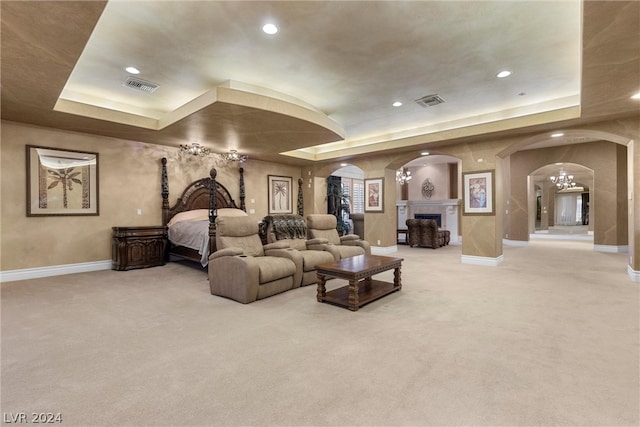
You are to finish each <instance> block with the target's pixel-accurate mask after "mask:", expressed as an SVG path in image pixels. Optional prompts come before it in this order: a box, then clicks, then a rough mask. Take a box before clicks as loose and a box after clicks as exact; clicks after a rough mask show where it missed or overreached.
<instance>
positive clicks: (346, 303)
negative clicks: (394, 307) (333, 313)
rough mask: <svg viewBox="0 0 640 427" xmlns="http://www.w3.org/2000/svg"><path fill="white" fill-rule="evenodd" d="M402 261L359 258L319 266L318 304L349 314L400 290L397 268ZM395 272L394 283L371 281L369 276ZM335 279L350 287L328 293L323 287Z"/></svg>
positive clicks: (391, 258)
mask: <svg viewBox="0 0 640 427" xmlns="http://www.w3.org/2000/svg"><path fill="white" fill-rule="evenodd" d="M402 261H403V258H393V257H388V256H380V255H358V256H354V257H349V258H343V259H341V260H340V261H335V262H331V263H326V264H320V265H318V266H317V267H316V268H317V274H318V294H317V298H318V302H328V303H331V304H336V305H339V306H342V307H346V308H348V309H349V310H351V311H357V310H358V308H360V307H362V306H363V305H365V304H368V303H370V302H371V301H374V300H376V299H378V298H382V297H383V296H385V295H388V294H390V293H392V292H395V291H399V290H400V289H402V283H401V282H400V267H401V265H402ZM391 269H394V272H393V283H390V282H383V281H380V280H373V279H372V278H371V276H373V275H374V274H378V273H382V272H383V271H387V270H391ZM331 277H337V278H340V279H345V280H348V281H349V285H347V286H343V287H341V288H338V289H334V290H332V291H329V292H327V290H326V287H325V284H326V282H327V279H328V278H331Z"/></svg>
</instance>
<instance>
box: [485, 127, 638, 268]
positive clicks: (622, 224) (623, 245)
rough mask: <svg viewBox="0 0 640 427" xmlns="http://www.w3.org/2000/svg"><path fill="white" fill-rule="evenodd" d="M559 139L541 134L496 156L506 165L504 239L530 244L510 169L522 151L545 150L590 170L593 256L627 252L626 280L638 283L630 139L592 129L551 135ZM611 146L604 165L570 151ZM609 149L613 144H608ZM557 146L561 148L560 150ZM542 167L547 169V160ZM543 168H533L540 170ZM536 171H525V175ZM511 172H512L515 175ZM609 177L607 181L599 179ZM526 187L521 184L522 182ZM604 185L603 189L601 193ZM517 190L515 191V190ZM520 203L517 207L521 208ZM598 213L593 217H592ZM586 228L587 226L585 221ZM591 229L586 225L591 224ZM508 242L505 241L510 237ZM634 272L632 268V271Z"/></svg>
mask: <svg viewBox="0 0 640 427" xmlns="http://www.w3.org/2000/svg"><path fill="white" fill-rule="evenodd" d="M554 133H555V134H556V135H557V134H558V133H560V138H558V140H557V142H555V139H554V137H553V136H552V134H551V133H543V134H538V135H535V136H532V137H530V138H526V139H524V140H521V141H518V142H516V143H514V144H511V145H510V146H509V147H507V148H506V149H505V150H503V151H501V152H500V153H498V154H497V158H498V159H500V160H501V161H503V162H504V163H505V164H507V165H508V168H509V170H508V173H506V174H505V176H504V177H503V179H504V181H505V182H508V183H509V184H510V185H511V186H510V187H507V188H509V191H508V193H507V194H506V195H505V196H506V197H505V204H504V206H503V208H504V209H506V210H508V212H509V215H508V216H507V217H506V221H505V224H504V228H505V236H506V237H507V238H511V239H514V240H515V241H521V242H524V243H525V244H526V242H527V241H528V240H529V234H528V231H529V220H528V219H529V212H528V211H529V209H530V205H529V203H528V202H527V201H526V200H522V199H521V198H520V199H519V198H518V194H517V191H514V186H516V185H518V183H517V182H516V181H517V180H516V179H514V175H517V167H518V165H514V161H513V159H514V157H515V156H518V153H521V152H522V151H524V150H530V149H538V148H540V149H541V148H547V149H549V150H555V154H556V155H558V156H557V157H556V161H562V162H574V163H580V164H583V165H585V166H588V167H589V168H591V169H593V170H594V185H593V187H594V188H595V191H594V192H593V193H590V194H593V199H592V200H590V203H591V206H590V208H591V209H590V211H591V213H593V215H594V217H593V218H595V219H596V220H597V221H596V222H595V224H593V228H594V250H596V251H601V252H626V251H627V250H628V251H629V253H630V254H629V257H628V262H629V266H628V268H627V271H628V274H629V275H630V276H631V277H632V279H633V280H637V276H638V273H637V272H638V270H639V269H640V263H639V262H638V260H637V259H634V256H633V255H634V252H635V251H636V250H637V248H638V246H639V242H638V237H637V236H636V234H637V231H636V228H637V212H634V208H635V206H634V201H633V197H632V195H633V191H634V183H635V184H636V185H637V182H638V172H637V171H636V168H637V166H634V165H635V164H636V162H637V157H638V156H637V153H635V152H634V141H633V140H632V139H630V138H629V137H625V136H621V135H619V134H615V133H611V132H605V131H600V130H591V129H572V130H564V131H559V130H557V131H554ZM598 142H599V143H602V144H607V143H608V144H610V147H613V148H612V150H613V151H614V154H613V156H612V157H610V158H609V159H598V161H595V162H593V163H594V164H590V163H589V162H588V161H584V160H576V158H577V157H578V158H579V157H580V156H577V153H578V151H576V149H575V148H574V145H578V144H592V143H598ZM611 143H613V144H611ZM559 144H562V145H559ZM545 163H549V161H548V160H547V161H546V162H545ZM543 164H544V163H541V164H540V165H538V167H540V166H542V165H543ZM534 169H535V168H531V169H529V171H532V170H534ZM514 171H516V172H515V173H514ZM607 173H609V174H610V175H609V179H608V180H606V179H605V178H604V177H603V176H602V175H603V174H604V175H606V174H607ZM524 181H525V182H526V181H527V180H526V178H525V180H524ZM523 185H524V186H525V190H524V192H525V194H528V189H529V187H528V184H523ZM601 185H604V188H602V189H601V188H600V187H601ZM516 190H517V189H516ZM520 202H522V203H521V204H520ZM593 209H597V210H598V211H597V212H593ZM590 222H591V221H590ZM519 223H524V224H526V228H525V229H522V228H519V226H518V224H519ZM590 225H591V224H590ZM509 236H510V237H509ZM634 267H635V268H634Z"/></svg>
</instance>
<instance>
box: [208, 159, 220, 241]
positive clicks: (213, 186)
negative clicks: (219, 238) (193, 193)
mask: <svg viewBox="0 0 640 427" xmlns="http://www.w3.org/2000/svg"><path fill="white" fill-rule="evenodd" d="M209 175H210V176H211V179H210V182H209V254H212V253H214V252H215V251H216V217H217V216H218V207H217V206H216V205H217V202H218V185H217V183H216V175H218V171H216V169H215V168H211V171H210V172H209Z"/></svg>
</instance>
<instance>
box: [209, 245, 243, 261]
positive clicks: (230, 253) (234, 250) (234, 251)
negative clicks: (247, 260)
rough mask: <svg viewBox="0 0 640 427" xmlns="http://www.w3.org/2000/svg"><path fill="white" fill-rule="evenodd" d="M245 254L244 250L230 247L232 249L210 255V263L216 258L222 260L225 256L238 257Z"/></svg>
mask: <svg viewBox="0 0 640 427" xmlns="http://www.w3.org/2000/svg"><path fill="white" fill-rule="evenodd" d="M243 253H244V250H242V248H238V247H235V246H233V247H230V248H224V249H220V250H219V251H215V252H214V253H212V254H211V255H209V261H211V260H213V259H216V258H220V257H223V256H236V255H242V254H243Z"/></svg>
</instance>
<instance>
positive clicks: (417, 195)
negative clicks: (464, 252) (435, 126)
mask: <svg viewBox="0 0 640 427" xmlns="http://www.w3.org/2000/svg"><path fill="white" fill-rule="evenodd" d="M396 164H397V162H394V163H392V164H390V166H395V165H396ZM396 170H397V172H396V194H397V196H398V197H397V201H396V208H397V228H398V243H405V242H406V237H407V236H406V221H407V219H413V218H424V219H434V220H435V221H436V223H437V224H438V226H439V227H440V228H442V229H446V230H448V231H449V232H450V236H451V237H450V241H449V243H450V244H454V245H455V244H460V212H459V207H460V198H461V197H460V195H461V193H462V189H461V175H462V172H461V171H462V161H461V160H460V159H458V158H457V157H453V156H450V155H444V154H437V153H425V152H423V153H422V155H421V156H419V157H415V156H414V157H413V158H412V159H407V160H405V162H404V163H402V164H400V165H399V166H397V169H396ZM403 177H405V179H402V178H403ZM407 178H409V179H407Z"/></svg>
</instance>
